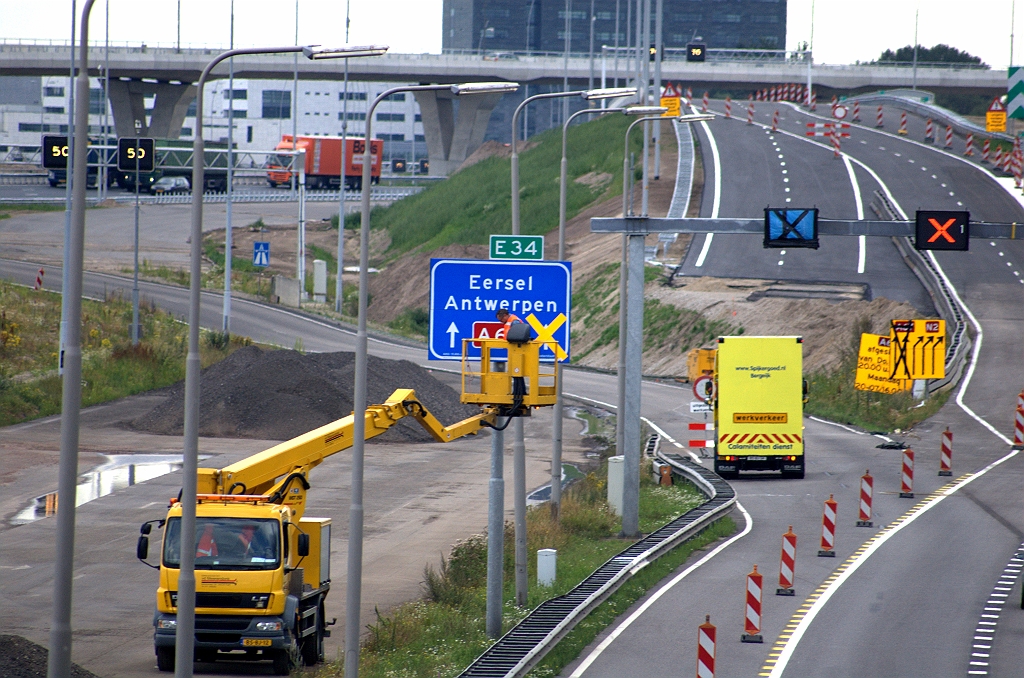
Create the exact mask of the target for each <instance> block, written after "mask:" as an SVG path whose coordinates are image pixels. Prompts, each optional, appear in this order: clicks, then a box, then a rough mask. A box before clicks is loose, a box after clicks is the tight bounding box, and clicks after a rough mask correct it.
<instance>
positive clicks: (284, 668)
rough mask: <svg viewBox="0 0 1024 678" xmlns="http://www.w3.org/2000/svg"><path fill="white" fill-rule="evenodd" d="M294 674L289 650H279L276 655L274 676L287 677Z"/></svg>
mask: <svg viewBox="0 0 1024 678" xmlns="http://www.w3.org/2000/svg"><path fill="white" fill-rule="evenodd" d="M291 672H292V658H291V653H289V652H288V650H279V651H278V652H277V654H275V655H274V675H275V676H287V675H288V674H290V673H291Z"/></svg>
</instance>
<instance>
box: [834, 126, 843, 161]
mask: <svg viewBox="0 0 1024 678" xmlns="http://www.w3.org/2000/svg"><path fill="white" fill-rule="evenodd" d="M842 155H843V153H842V149H841V148H840V146H839V134H837V133H835V132H833V133H832V156H833V157H834V158H835V159H836V160H839V158H841V157H842Z"/></svg>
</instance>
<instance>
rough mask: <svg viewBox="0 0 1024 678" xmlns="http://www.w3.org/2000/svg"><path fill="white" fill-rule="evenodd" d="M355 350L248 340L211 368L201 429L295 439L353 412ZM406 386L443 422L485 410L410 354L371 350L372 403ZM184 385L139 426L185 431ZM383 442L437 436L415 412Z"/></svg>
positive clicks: (204, 382)
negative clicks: (267, 346) (391, 356)
mask: <svg viewBox="0 0 1024 678" xmlns="http://www.w3.org/2000/svg"><path fill="white" fill-rule="evenodd" d="M354 372H355V354H354V353H348V352H339V353H311V354H308V355H303V354H301V353H299V352H297V351H285V350H263V349H261V348H259V347H258V346H247V347H245V348H242V349H239V350H238V351H235V352H234V353H233V354H231V355H230V356H228V357H227V358H225V359H224V360H222V361H221V362H219V363H217V364H216V365H212V366H211V367H208V368H207V369H205V370H203V372H202V377H201V379H200V395H199V401H200V404H199V435H201V436H209V437H221V438H258V439H267V440H288V439H290V438H294V437H295V436H298V435H301V434H303V433H306V432H307V431H311V430H313V429H315V428H317V427H319V426H323V425H324V424H328V423H330V422H332V421H334V420H336V419H339V418H341V417H344V416H346V415H349V414H351V413H352V409H353V405H352V397H353V393H352V391H353V386H354ZM399 388H411V389H414V390H415V391H416V396H417V398H418V399H419V400H420V402H422V403H423V405H424V406H425V407H426V408H427V409H428V410H429V411H430V412H431V413H432V414H433V415H434V416H435V417H437V418H438V420H440V421H441V423H443V424H446V425H447V424H453V423H455V422H457V421H460V420H462V419H465V418H466V417H469V416H472V415H473V414H475V413H477V412H479V409H478V408H477V407H475V406H471V405H463V404H462V403H461V402H459V394H458V393H457V392H456V391H455V390H454V389H452V388H451V387H449V386H447V385H445V384H442V383H441V382H439V381H438V380H437V379H435V378H434V377H433V376H432V375H431V374H430V372H428V371H427V370H425V369H424V368H422V367H420V366H419V365H415V364H413V363H411V362H409V361H407V360H387V359H384V358H376V357H374V356H369V359H368V362H367V398H368V404H373V403H382V402H384V401H385V400H387V398H388V396H390V395H391V394H392V392H394V391H395V389H399ZM184 390H185V389H184V383H179V384H176V385H175V386H172V387H170V388H169V389H168V391H167V393H168V394H169V395H170V397H169V398H168V399H167V400H165V401H164V402H163V403H161V404H159V405H157V406H156V407H154V408H153V409H152V410H151V411H150V412H148V413H147V414H145V415H143V416H141V417H139V418H137V419H135V420H134V421H132V422H130V423H129V424H128V426H129V427H130V428H132V429H135V430H138V431H145V432H148V433H159V434H164V435H182V432H183V428H184V418H185V413H184V407H185V395H184ZM374 440H379V441H381V442H392V443H395V442H413V443H419V442H431V441H432V440H433V438H431V437H430V435H429V434H427V432H426V431H424V430H423V428H422V427H421V426H420V425H419V423H417V422H416V420H415V419H413V418H411V417H408V418H406V419H403V420H401V421H400V422H398V424H397V425H396V426H394V427H392V428H391V429H390V430H389V431H388V432H387V433H385V434H383V435H381V436H379V437H378V438H375V439H374Z"/></svg>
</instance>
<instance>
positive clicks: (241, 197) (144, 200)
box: [0, 186, 426, 205]
mask: <svg viewBox="0 0 1024 678" xmlns="http://www.w3.org/2000/svg"><path fill="white" fill-rule="evenodd" d="M424 188H426V187H425V186H393V187H391V186H389V187H384V188H373V189H370V201H371V202H396V201H398V200H401V199H402V198H407V197H409V196H410V195H416V194H417V193H419V192H420V191H422V190H423V189H424ZM340 198H341V196H340V195H339V193H338V191H307V192H306V202H338V201H339V200H340ZM106 199H107V200H113V201H114V202H115V203H117V204H119V205H120V204H134V203H135V194H134V193H126V194H123V195H116V196H109V195H108V196H107V198H106ZM227 199H228V198H227V194H226V193H204V194H203V203H204V204H216V203H223V202H227ZM361 199H362V192H361V191H345V202H358V201H359V200H361ZM64 200H65V198H64V197H63V196H59V197H58V196H54V197H38V198H3V199H0V202H3V203H4V204H14V205H18V204H22V205H28V204H38V203H47V204H48V203H53V204H62V203H63V202H64ZM88 202H89V203H90V204H96V203H97V202H99V198H96V197H89V198H88ZM139 202H140V203H141V204H143V205H184V204H189V203H191V202H192V195H191V194H190V193H178V194H175V195H140V196H139ZM231 202H232V203H243V202H249V203H260V202H296V198H295V197H294V196H292V194H291V192H289V191H277V192H267V193H235V194H234V195H233V196H232V198H231Z"/></svg>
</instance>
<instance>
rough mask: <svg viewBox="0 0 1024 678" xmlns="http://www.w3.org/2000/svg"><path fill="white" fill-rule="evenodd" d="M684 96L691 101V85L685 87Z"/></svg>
mask: <svg viewBox="0 0 1024 678" xmlns="http://www.w3.org/2000/svg"><path fill="white" fill-rule="evenodd" d="M686 98H687V99H688V100H689V101H693V88H692V87H687V88H686Z"/></svg>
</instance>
